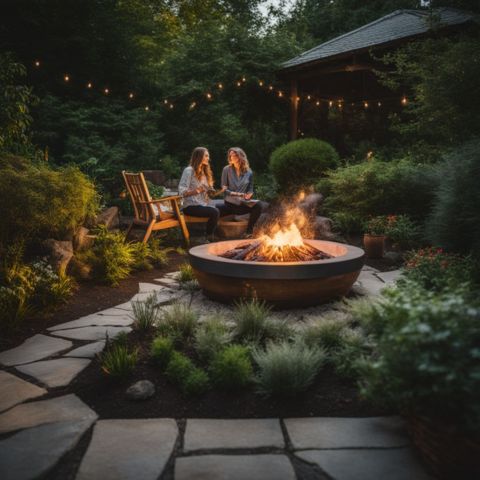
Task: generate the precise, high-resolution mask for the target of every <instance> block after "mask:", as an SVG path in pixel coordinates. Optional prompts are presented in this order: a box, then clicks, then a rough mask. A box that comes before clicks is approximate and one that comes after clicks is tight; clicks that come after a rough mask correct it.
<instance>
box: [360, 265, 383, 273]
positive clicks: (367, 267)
mask: <svg viewBox="0 0 480 480" xmlns="http://www.w3.org/2000/svg"><path fill="white" fill-rule="evenodd" d="M362 271H364V272H375V273H376V272H379V271H380V270H378V269H377V268H374V267H371V266H370V265H364V266H363V267H362Z"/></svg>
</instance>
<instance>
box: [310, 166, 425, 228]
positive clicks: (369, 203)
mask: <svg viewBox="0 0 480 480" xmlns="http://www.w3.org/2000/svg"><path fill="white" fill-rule="evenodd" d="M317 189H318V190H319V191H320V193H322V194H324V195H325V201H324V207H325V209H326V211H327V213H328V214H329V215H333V216H334V218H338V216H339V215H344V216H347V217H348V218H350V219H351V218H354V219H355V221H357V219H358V221H360V220H362V221H365V220H366V219H367V218H368V217H369V216H377V215H388V214H407V215H409V216H411V217H412V218H417V219H422V218H424V217H425V216H426V215H427V213H428V211H429V209H430V205H431V204H432V196H433V189H434V182H433V181H432V176H431V167H429V166H426V165H415V164H414V163H412V162H411V161H409V160H407V159H401V160H392V161H390V162H384V161H381V160H371V161H367V162H363V163H359V164H357V165H346V166H344V167H341V168H338V169H337V170H334V171H329V172H328V174H327V178H326V179H325V180H323V181H322V182H320V183H319V184H318V185H317ZM344 218H345V217H344Z"/></svg>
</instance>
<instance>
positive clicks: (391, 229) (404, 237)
mask: <svg viewBox="0 0 480 480" xmlns="http://www.w3.org/2000/svg"><path fill="white" fill-rule="evenodd" d="M385 233H386V235H387V237H388V238H389V239H390V240H391V241H392V242H393V243H395V244H397V245H398V246H399V247H400V248H402V249H403V250H407V249H409V248H413V247H414V246H415V245H417V244H418V242H419V240H420V228H419V227H418V225H417V224H415V223H414V222H413V221H412V220H411V219H410V217H409V216H408V215H390V216H389V217H388V223H387V228H386V232H385Z"/></svg>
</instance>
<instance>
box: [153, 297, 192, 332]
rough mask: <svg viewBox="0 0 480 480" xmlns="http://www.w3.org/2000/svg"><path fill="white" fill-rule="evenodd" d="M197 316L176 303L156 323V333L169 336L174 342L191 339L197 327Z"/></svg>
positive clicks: (186, 306) (184, 305)
mask: <svg viewBox="0 0 480 480" xmlns="http://www.w3.org/2000/svg"><path fill="white" fill-rule="evenodd" d="M197 321H198V315H197V313H196V312H194V311H193V310H192V309H191V308H190V307H189V306H188V305H186V304H184V303H181V302H176V303H173V304H172V305H171V306H170V307H169V308H168V309H165V310H163V314H162V316H161V317H160V321H159V322H158V331H159V332H160V333H161V334H163V335H166V336H170V337H172V338H173V339H175V340H176V341H180V340H186V339H188V338H191V337H193V335H194V332H195V327H196V325H197Z"/></svg>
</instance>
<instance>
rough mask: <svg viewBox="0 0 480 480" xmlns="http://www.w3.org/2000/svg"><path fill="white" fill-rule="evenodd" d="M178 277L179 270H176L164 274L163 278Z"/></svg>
mask: <svg viewBox="0 0 480 480" xmlns="http://www.w3.org/2000/svg"><path fill="white" fill-rule="evenodd" d="M179 275H180V270H177V271H176V272H169V273H166V274H165V275H164V276H163V278H165V277H167V278H178V276H179Z"/></svg>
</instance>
